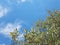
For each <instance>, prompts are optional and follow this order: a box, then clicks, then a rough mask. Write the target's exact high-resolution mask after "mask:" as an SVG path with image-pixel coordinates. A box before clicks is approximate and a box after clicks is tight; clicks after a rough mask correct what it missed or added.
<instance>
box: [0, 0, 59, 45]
mask: <svg viewBox="0 0 60 45" xmlns="http://www.w3.org/2000/svg"><path fill="white" fill-rule="evenodd" d="M59 4H60V0H0V44H2V45H3V44H5V45H9V44H10V43H11V38H10V36H9V32H12V31H13V30H14V29H15V28H18V30H20V31H22V29H21V28H27V29H30V28H31V26H32V25H33V24H34V23H35V22H36V21H37V20H38V19H41V20H44V19H46V16H48V13H47V11H48V10H60V6H59ZM22 36H23V33H22V32H21V34H20V36H19V38H21V37H22Z"/></svg>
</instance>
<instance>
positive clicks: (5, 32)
mask: <svg viewBox="0 0 60 45" xmlns="http://www.w3.org/2000/svg"><path fill="white" fill-rule="evenodd" d="M16 28H17V29H18V30H19V29H20V28H21V25H20V24H19V23H14V24H12V23H8V24H6V26H5V27H1V28H0V34H3V35H4V36H7V37H10V36H9V33H10V32H13V31H14V29H16Z"/></svg>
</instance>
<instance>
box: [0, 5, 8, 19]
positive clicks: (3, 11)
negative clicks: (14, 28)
mask: <svg viewBox="0 0 60 45" xmlns="http://www.w3.org/2000/svg"><path fill="white" fill-rule="evenodd" d="M7 13H8V8H5V7H3V6H2V5H0V18H1V17H3V16H5V15H6V14H7Z"/></svg>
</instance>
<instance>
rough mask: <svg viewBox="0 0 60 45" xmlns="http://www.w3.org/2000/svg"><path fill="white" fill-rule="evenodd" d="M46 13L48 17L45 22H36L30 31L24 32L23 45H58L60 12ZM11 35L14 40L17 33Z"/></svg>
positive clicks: (59, 38) (59, 43)
mask: <svg viewBox="0 0 60 45" xmlns="http://www.w3.org/2000/svg"><path fill="white" fill-rule="evenodd" d="M48 12H49V14H50V16H48V17H47V19H46V20H45V21H37V22H36V24H35V26H34V27H32V28H31V30H30V31H28V30H26V29H25V30H24V31H25V34H24V39H25V40H26V41H25V42H24V45H60V11H57V10H55V11H53V12H51V11H48ZM13 34H15V35H13ZM13 34H12V39H13V40H16V38H17V35H16V34H17V33H14V32H13ZM13 37H14V38H13Z"/></svg>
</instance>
